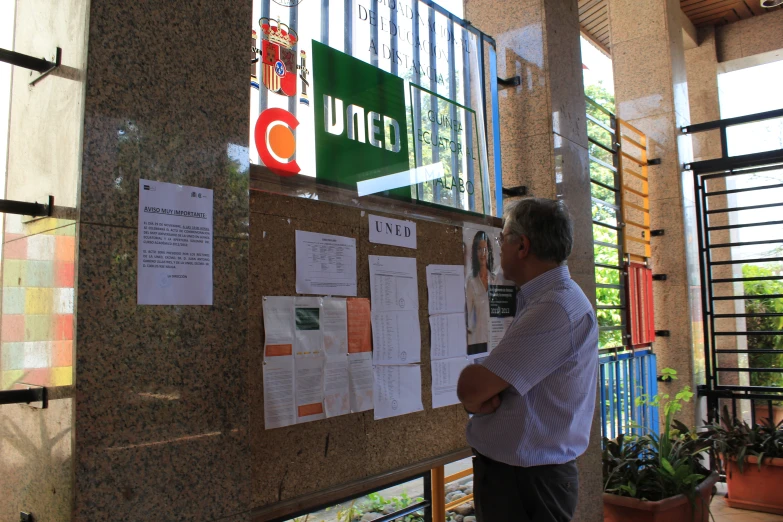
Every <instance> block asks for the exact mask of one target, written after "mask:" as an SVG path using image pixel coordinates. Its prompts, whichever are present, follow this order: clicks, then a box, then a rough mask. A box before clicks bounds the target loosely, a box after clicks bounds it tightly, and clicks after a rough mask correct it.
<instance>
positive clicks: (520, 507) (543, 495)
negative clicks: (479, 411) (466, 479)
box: [473, 453, 579, 522]
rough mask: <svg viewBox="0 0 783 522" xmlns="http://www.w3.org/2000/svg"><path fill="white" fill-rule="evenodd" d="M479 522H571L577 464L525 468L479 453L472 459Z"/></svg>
mask: <svg viewBox="0 0 783 522" xmlns="http://www.w3.org/2000/svg"><path fill="white" fill-rule="evenodd" d="M473 492H474V494H475V505H476V518H477V519H478V522H568V521H570V520H571V518H572V517H573V516H574V511H576V501H577V497H578V494H579V475H578V472H577V468H576V462H575V461H573V460H572V461H571V462H568V463H566V464H556V465H551V466H533V467H529V468H523V467H519V466H509V465H508V464H503V463H502V462H497V461H494V460H492V459H490V458H488V457H485V456H483V455H481V454H479V453H476V456H475V458H474V459H473Z"/></svg>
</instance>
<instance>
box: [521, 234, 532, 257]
mask: <svg viewBox="0 0 783 522" xmlns="http://www.w3.org/2000/svg"><path fill="white" fill-rule="evenodd" d="M529 253H530V240H529V239H528V238H527V236H521V237H520V238H519V257H520V258H523V257H527V255H528V254H529Z"/></svg>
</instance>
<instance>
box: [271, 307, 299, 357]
mask: <svg viewBox="0 0 783 522" xmlns="http://www.w3.org/2000/svg"><path fill="white" fill-rule="evenodd" d="M264 336H265V339H264V358H265V359H266V358H267V357H281V356H286V355H293V354H294V348H293V346H294V298H293V297H282V296H281V297H277V296H267V297H264Z"/></svg>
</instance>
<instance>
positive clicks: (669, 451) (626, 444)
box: [602, 368, 710, 503]
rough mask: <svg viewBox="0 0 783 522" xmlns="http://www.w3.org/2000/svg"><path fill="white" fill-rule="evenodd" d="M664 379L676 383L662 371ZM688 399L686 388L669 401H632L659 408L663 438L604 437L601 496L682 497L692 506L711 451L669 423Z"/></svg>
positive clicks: (682, 427)
mask: <svg viewBox="0 0 783 522" xmlns="http://www.w3.org/2000/svg"><path fill="white" fill-rule="evenodd" d="M664 374H665V375H668V376H669V377H670V378H672V379H676V372H675V371H674V370H671V369H668V368H667V369H665V370H664ZM692 397H693V392H691V391H690V387H688V386H685V387H683V389H682V390H680V391H679V392H678V393H677V394H676V395H675V396H674V398H673V399H670V396H669V395H668V394H663V395H655V396H653V397H649V396H648V395H646V394H645V395H642V396H641V397H639V398H638V399H637V401H636V405H637V406H641V405H647V406H655V407H662V408H663V411H664V429H663V433H661V434H660V435H658V434H656V433H654V432H652V431H650V432H649V433H647V434H644V435H620V436H619V437H618V438H617V439H615V440H610V439H606V438H604V452H603V458H602V461H603V476H604V491H605V492H607V493H612V494H615V495H620V496H625V497H632V498H638V499H641V500H650V501H657V500H663V499H665V498H669V497H673V496H675V495H679V494H684V495H686V496H687V497H688V498H689V499H690V501H691V503H693V502H695V498H696V488H697V486H698V485H699V484H700V483H701V482H702V481H703V480H704V478H705V477H706V476H707V475H709V470H707V468H705V467H704V464H703V462H702V461H703V457H704V454H705V453H706V452H707V451H709V449H710V447H709V444H708V443H707V441H705V440H703V439H702V438H700V437H699V436H698V435H697V434H696V432H695V431H693V430H691V429H689V428H688V427H687V426H686V425H685V424H683V423H682V422H680V421H678V420H675V419H674V415H675V414H676V413H677V412H679V411H680V410H681V409H682V403H683V402H688V401H690V400H691V398H692ZM632 427H633V428H636V429H642V427H641V426H632Z"/></svg>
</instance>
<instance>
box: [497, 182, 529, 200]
mask: <svg viewBox="0 0 783 522" xmlns="http://www.w3.org/2000/svg"><path fill="white" fill-rule="evenodd" d="M503 195H504V196H508V197H510V198H519V197H522V196H527V187H526V186H525V185H520V186H518V187H503Z"/></svg>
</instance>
